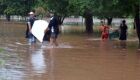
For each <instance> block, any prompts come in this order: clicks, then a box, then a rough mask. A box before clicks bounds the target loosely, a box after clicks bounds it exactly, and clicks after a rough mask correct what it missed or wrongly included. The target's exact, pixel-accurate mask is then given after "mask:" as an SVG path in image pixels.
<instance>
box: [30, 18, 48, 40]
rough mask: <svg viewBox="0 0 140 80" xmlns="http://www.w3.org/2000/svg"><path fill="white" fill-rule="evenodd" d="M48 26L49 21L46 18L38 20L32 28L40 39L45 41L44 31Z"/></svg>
mask: <svg viewBox="0 0 140 80" xmlns="http://www.w3.org/2000/svg"><path fill="white" fill-rule="evenodd" d="M47 27H48V22H47V21H45V20H36V21H35V22H34V24H33V27H32V29H31V32H32V34H33V35H34V36H35V37H36V38H37V39H38V40H39V41H40V42H43V37H44V35H45V33H44V31H45V29H46V28H47Z"/></svg>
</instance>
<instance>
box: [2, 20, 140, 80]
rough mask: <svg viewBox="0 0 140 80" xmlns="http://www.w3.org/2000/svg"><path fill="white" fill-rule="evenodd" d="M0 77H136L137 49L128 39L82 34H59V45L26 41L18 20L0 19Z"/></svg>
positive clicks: (44, 79) (70, 79)
mask: <svg viewBox="0 0 140 80" xmlns="http://www.w3.org/2000/svg"><path fill="white" fill-rule="evenodd" d="M0 24H1V25H0V48H2V50H1V51H2V52H0V63H1V66H0V80H140V51H138V50H137V40H134V39H129V40H128V42H127V48H126V50H123V49H121V48H120V45H119V41H118V40H113V41H101V40H100V38H94V37H93V36H86V35H85V34H77V35H76V34H61V35H60V36H59V39H58V42H59V46H58V47H55V48H51V47H48V46H47V43H46V42H45V43H43V45H42V44H41V43H39V42H37V43H36V44H35V45H32V46H31V45H28V43H27V40H26V38H25V35H24V31H25V29H26V25H24V24H22V23H18V24H17V23H7V22H1V23H0Z"/></svg>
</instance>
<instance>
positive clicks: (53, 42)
mask: <svg viewBox="0 0 140 80" xmlns="http://www.w3.org/2000/svg"><path fill="white" fill-rule="evenodd" d="M50 45H52V46H53V45H55V46H58V43H57V34H55V33H52V34H51V37H50Z"/></svg>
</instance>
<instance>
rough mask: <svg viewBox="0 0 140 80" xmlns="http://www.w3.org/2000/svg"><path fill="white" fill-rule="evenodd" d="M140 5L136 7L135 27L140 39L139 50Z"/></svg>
mask: <svg viewBox="0 0 140 80" xmlns="http://www.w3.org/2000/svg"><path fill="white" fill-rule="evenodd" d="M139 10H140V9H139V5H135V19H134V21H135V27H136V29H137V35H138V39H139V48H140V16H139Z"/></svg>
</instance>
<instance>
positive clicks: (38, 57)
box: [31, 49, 47, 73]
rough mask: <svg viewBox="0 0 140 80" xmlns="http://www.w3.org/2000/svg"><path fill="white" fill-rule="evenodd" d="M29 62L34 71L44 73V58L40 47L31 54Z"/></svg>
mask: <svg viewBox="0 0 140 80" xmlns="http://www.w3.org/2000/svg"><path fill="white" fill-rule="evenodd" d="M31 63H32V67H33V70H34V71H35V72H36V73H45V71H46V67H47V66H46V64H45V59H44V55H43V50H42V49H40V50H38V51H34V52H33V53H32V55H31Z"/></svg>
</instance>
